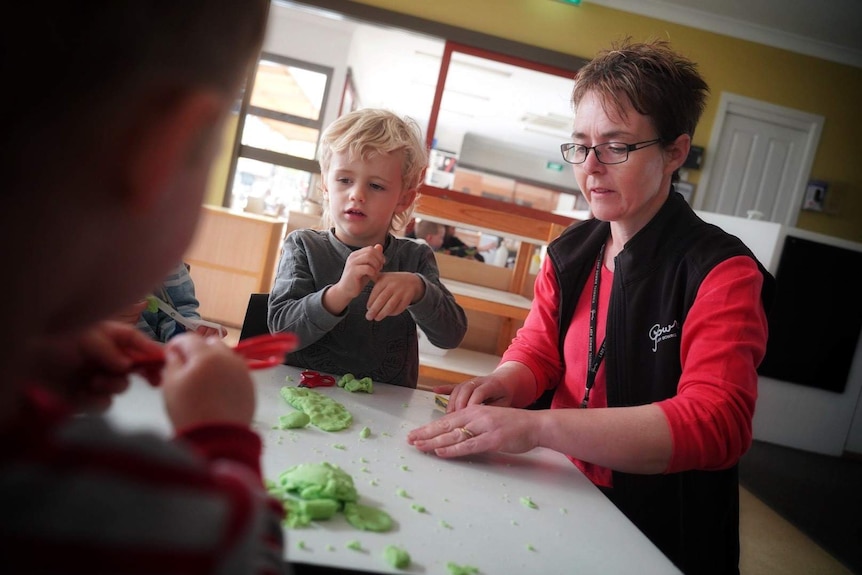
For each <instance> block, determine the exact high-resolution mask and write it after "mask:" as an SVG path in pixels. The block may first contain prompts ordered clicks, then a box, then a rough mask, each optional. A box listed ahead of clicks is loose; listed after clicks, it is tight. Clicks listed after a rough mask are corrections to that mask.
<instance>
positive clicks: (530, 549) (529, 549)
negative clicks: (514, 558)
mask: <svg viewBox="0 0 862 575" xmlns="http://www.w3.org/2000/svg"><path fill="white" fill-rule="evenodd" d="M535 550H536V548H535V547H533V546H532V545H531V544H529V543H527V551H535Z"/></svg>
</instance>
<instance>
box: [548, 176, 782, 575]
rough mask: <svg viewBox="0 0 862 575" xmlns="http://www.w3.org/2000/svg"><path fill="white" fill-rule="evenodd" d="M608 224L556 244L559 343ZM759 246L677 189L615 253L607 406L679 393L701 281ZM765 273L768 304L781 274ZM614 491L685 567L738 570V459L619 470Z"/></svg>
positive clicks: (588, 226) (551, 251)
mask: <svg viewBox="0 0 862 575" xmlns="http://www.w3.org/2000/svg"><path fill="white" fill-rule="evenodd" d="M609 233H610V224H609V223H607V222H602V221H599V220H595V219H591V220H587V221H585V222H581V223H578V224H575V225H573V226H571V227H569V228H568V229H566V230H565V231H564V232H563V233H562V234H561V235H560V237H559V238H557V239H556V240H554V241H553V242H551V244H550V245H549V246H548V256H549V258H550V261H551V264H552V265H553V268H554V271H555V273H556V276H557V281H558V283H559V286H560V298H561V299H560V302H559V309H560V319H559V322H560V323H559V342H558V345H559V348H560V358H561V359H563V358H564V357H565V356H564V354H563V341H564V339H565V335H566V330H567V329H568V328H569V324H570V323H571V320H572V315H573V314H574V309H575V306H576V305H577V302H578V297H579V295H580V294H581V292H582V290H583V289H584V287H585V286H586V285H587V282H588V281H589V280H590V279H591V278H592V277H593V276H592V273H593V271H594V269H595V267H594V266H595V262H596V257H597V255H598V252H599V248H600V247H601V245H602V244H603V243H604V242H605V241H606V240H607V238H608V235H609ZM738 255H746V256H749V257H751V258H753V259H755V261H756V258H754V255H753V254H752V253H751V251H750V250H749V249H748V248H747V247H746V246H745V245H744V244H743V243H742V241H740V240H739V239H738V238H737V237H735V236H732V235H729V234H727V233H726V232H724V231H723V230H721V229H720V228H718V227H717V226H714V225H711V224H708V223H706V222H704V221H703V220H701V219H700V218H699V217H698V216H697V215H696V214H695V213H694V211H693V210H692V209H691V208H690V207H689V205H688V204H687V203H686V202H685V200H684V199H683V197H682V196H681V195H679V194H677V193H676V192H674V191H671V194H670V196H669V197H668V199H667V201H666V202H665V204H664V205H663V206H662V208H661V209H660V210H659V212H658V213H657V214H656V215H655V217H654V218H653V219H652V220H651V221H650V222H649V223H648V224H647V225H646V226H645V227H644V228H643V229H642V230H641V231H640V232H638V233H637V235H635V237H634V238H632V239H631V241H629V242H628V243H627V244H626V245H625V248H624V249H623V251H621V252H620V253H619V254H618V255H617V257H616V258H615V259H614V283H613V287H612V291H611V299H610V304H609V308H608V320H607V329H606V336H605V341H606V345H607V352H606V356H605V373H606V377H607V397H608V405H609V406H611V407H618V406H632V405H643V404H648V403H653V402H656V401H660V400H663V399H666V398H669V397H673V396H674V395H676V390H677V384H678V382H679V378H680V375H681V374H682V366H681V365H680V361H679V358H680V343H681V335H682V329H683V327H684V324H685V318H686V315H687V313H688V310H689V309H690V308H691V305H692V303H693V302H694V298H695V296H696V295H697V291H698V288H699V287H700V284H701V282H702V281H703V279H704V278H705V277H706V275H707V274H708V273H709V272H710V270H712V269H713V268H714V267H715V266H716V265H717V264H719V263H721V262H722V261H724V260H726V259H728V258H731V257H734V256H738ZM758 267H759V268H760V271H761V273H762V274H763V276H764V287H763V291H762V294H761V296H762V299H763V302H764V304H765V305H766V306H767V309H768V306H769V303H771V301H772V293H773V291H774V279H773V278H772V276H771V275H770V274H769V272H767V271H766V269H764V268H763V266H762V265H760V263H758ZM613 482H614V483H613V484H614V487H613V489H610V490H605V492H606V494H607V495H608V497H609V498H610V499H611V500H612V501H613V502H614V503H615V504H616V505H617V507H619V508H620V509H621V510H622V511H623V513H625V514H626V516H628V518H629V519H631V521H632V522H633V523H634V524H635V525H637V526H638V528H640V529H641V531H643V532H644V533H645V534H646V535H647V536H648V537H649V538H650V540H652V541H653V543H655V544H656V545H657V546H658V547H659V549H661V550H662V552H663V553H665V554H666V555H667V556H668V557H669V558H670V559H671V560H672V561H673V562H674V563H675V564H676V565H677V566H678V567H679V568H680V569H681V570H682V571H683V572H685V573H688V574H695V573H697V574H701V573H715V574H728V573H734V574H737V573H739V485H738V477H737V467H736V466H733V467H732V468H730V469H725V470H721V471H686V472H682V473H672V474H667V475H640V474H631V473H621V472H617V471H614V473H613Z"/></svg>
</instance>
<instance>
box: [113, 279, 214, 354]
mask: <svg viewBox="0 0 862 575" xmlns="http://www.w3.org/2000/svg"><path fill="white" fill-rule="evenodd" d="M153 295H154V296H156V297H157V298H159V299H160V300H162V301H163V302H165V303H166V304H168V305H169V306H171V307H172V308H174V309H175V310H176V311H177V312H178V313H180V314H182V316H183V317H184V318H186V319H191V320H197V321H200V319H201V316H200V313H198V308H199V307H200V302H199V301H198V299H197V297H195V283H194V281H193V280H192V276H191V274H190V273H189V266H188V265H187V264H185V263H183V262H181V263H180V264H178V265H177V267H176V268H175V269H174V270H173V271H172V272H171V273H170V274H168V276H167V277H166V278H165V279H164V281H162V283H161V285H160V286H159V287H158V288H157V289H156V290H155V291H153ZM117 319H118V320H120V321H128V322H131V323H134V324H136V325H137V327H138V329H139V330H141V331H142V332H144V333H145V334H147V335H148V336H150V337H151V338H153V339H154V340H156V341H161V342H166V341H168V340H169V339H171V338H173V337H174V336H176V335H179V334H181V333H185V332H186V331H187V328H186V327H185V326H183V325H182V324H181V323H178V322H177V321H176V320H175V319H174V318H172V317H171V316H170V315H168V314H167V313H165V312H164V311H162V310H160V309H154V310H151V309H150V306H149V302H148V300H147V299H143V300H141V301H138V302H135V303H134V304H133V305H132V306H130V307H129V308H127V310H126V311H125V312H124V313H123V314H121V315H120V316H118V317H117ZM193 331H194V332H195V333H197V334H198V335H202V336H204V337H207V336H210V335H215V336H218V337H224V336H226V335H227V330H226V329H224V328H223V327H220V326H219V325H218V324H213V323H211V322H205V323H201V324H200V325H198V326H197V328H195V329H194V330H193Z"/></svg>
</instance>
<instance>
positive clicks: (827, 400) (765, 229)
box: [698, 211, 862, 455]
mask: <svg viewBox="0 0 862 575" xmlns="http://www.w3.org/2000/svg"><path fill="white" fill-rule="evenodd" d="M698 215H699V216H700V217H702V218H703V219H704V220H706V221H708V222H711V223H713V224H715V225H717V226H719V227H721V228H723V229H724V230H725V231H727V232H728V233H731V234H733V235H735V236H737V237H739V238H740V239H741V240H742V241H743V242H745V244H746V245H747V246H748V247H749V248H750V249H751V251H753V252H754V255H755V256H757V258H758V259H759V260H760V262H761V263H762V264H763V265H764V266H765V267H766V268H767V269H768V270H769V271H770V272H772V273H773V274H775V272H776V269H777V267H778V261H779V259H780V257H781V247H782V246H783V245H784V238H785V236H786V235H787V234H788V233H792V235H794V236H796V237H801V238H804V239H809V240H813V241H820V242H824V243H829V244H833V245H837V246H839V247H843V248H847V249H853V250H857V251H862V244H857V243H853V242H848V241H845V240H840V239H837V238H833V237H831V236H825V235H822V234H815V233H812V232H808V231H805V230H800V229H798V228H788V227H786V226H783V225H780V224H776V223H772V222H763V221H756V220H747V219H744V218H738V217H735V216H725V215H720V214H713V213H709V212H700V211H699V212H698ZM823 272H824V273H842V272H841V270H823ZM823 329H829V326H823ZM860 397H862V338H860V340H859V342H858V343H857V347H856V353H855V355H854V357H853V363H852V364H851V367H850V373H849V376H848V379H847V386H846V387H845V389H844V393H835V392H833V391H827V390H823V389H818V388H814V387H808V386H804V385H798V384H795V383H788V382H786V381H779V380H776V379H771V378H768V377H761V378H760V379H759V382H758V398H757V407H756V409H755V413H754V437H755V439H758V440H762V441H768V442H770V443H777V444H779V445H786V446H788V447H794V448H797V449H803V450H806V451H814V452H817V453H823V454H826V455H842V454H843V453H844V452H845V451H849V452H853V453H862V400H860Z"/></svg>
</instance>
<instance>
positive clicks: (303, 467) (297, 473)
mask: <svg viewBox="0 0 862 575" xmlns="http://www.w3.org/2000/svg"><path fill="white" fill-rule="evenodd" d="M279 482H280V484H281V486H282V488H283V489H284V490H285V491H286V492H289V493H293V494H295V495H297V496H298V497H300V498H302V499H334V500H336V501H339V502H343V501H356V500H357V499H358V498H359V496H358V495H357V493H356V487H355V486H354V485H353V478H352V477H351V476H350V475H349V474H347V473H346V472H345V471H344V470H343V469H341V468H340V467H338V466H337V465H332V464H331V463H327V462H323V463H302V464H300V465H294V466H293V467H291V468H290V469H288V470H287V471H285V472H284V473H282V474H281V475H280V476H279Z"/></svg>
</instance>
